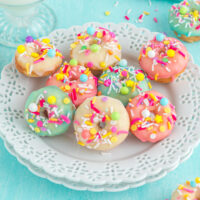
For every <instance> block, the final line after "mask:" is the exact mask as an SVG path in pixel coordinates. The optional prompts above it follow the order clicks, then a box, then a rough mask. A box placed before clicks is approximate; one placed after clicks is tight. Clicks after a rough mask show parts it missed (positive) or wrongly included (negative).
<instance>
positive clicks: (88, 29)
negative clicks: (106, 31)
mask: <svg viewBox="0 0 200 200" xmlns="http://www.w3.org/2000/svg"><path fill="white" fill-rule="evenodd" d="M94 33H95V28H94V27H92V26H90V27H88V28H87V34H89V35H94Z"/></svg>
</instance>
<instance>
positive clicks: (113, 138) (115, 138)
mask: <svg viewBox="0 0 200 200" xmlns="http://www.w3.org/2000/svg"><path fill="white" fill-rule="evenodd" d="M117 140H118V138H117V137H115V136H113V137H111V138H110V141H111V142H112V143H115V142H117Z"/></svg>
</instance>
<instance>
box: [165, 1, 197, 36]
mask: <svg viewBox="0 0 200 200" xmlns="http://www.w3.org/2000/svg"><path fill="white" fill-rule="evenodd" d="M169 24H170V27H171V29H172V30H173V31H175V32H176V33H177V35H178V37H181V35H184V36H186V37H193V36H199V37H200V3H199V1H198V0H196V1H195V0H190V1H188V0H184V1H182V2H181V3H179V4H174V5H173V6H172V7H171V9H170V11H169Z"/></svg>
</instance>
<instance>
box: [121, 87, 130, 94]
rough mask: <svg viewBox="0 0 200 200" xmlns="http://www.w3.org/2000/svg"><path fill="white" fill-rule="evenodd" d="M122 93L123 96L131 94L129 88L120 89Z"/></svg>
mask: <svg viewBox="0 0 200 200" xmlns="http://www.w3.org/2000/svg"><path fill="white" fill-rule="evenodd" d="M120 93H121V94H123V95H126V94H128V93H129V89H128V88H127V87H125V86H124V87H121V89H120Z"/></svg>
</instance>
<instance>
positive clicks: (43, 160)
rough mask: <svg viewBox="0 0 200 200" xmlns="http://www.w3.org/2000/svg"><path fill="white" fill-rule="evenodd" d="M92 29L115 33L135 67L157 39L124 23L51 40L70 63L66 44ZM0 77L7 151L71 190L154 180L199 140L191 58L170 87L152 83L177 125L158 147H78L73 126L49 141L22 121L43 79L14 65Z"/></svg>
mask: <svg viewBox="0 0 200 200" xmlns="http://www.w3.org/2000/svg"><path fill="white" fill-rule="evenodd" d="M91 25H92V26H104V27H106V28H109V29H110V30H112V31H114V32H115V33H116V35H117V36H118V39H119V42H120V43H121V46H122V50H123V57H124V58H126V59H127V60H128V61H129V63H131V64H133V65H135V66H137V67H139V65H138V61H137V57H138V54H139V49H140V48H141V46H142V44H144V43H145V42H146V41H147V40H149V39H151V38H152V37H153V36H154V34H155V33H151V32H150V31H148V30H147V29H144V28H136V27H135V26H134V25H132V24H127V23H122V24H112V23H106V24H103V25H102V24H98V23H88V24H85V25H83V26H74V27H71V28H70V29H59V30H55V31H54V32H52V33H51V34H50V35H49V37H50V39H51V40H52V42H53V43H54V45H56V47H57V48H58V49H60V50H61V52H62V53H63V54H64V55H66V59H69V57H68V56H67V55H69V44H71V43H72V41H73V39H74V38H75V35H76V34H77V33H78V32H80V31H82V30H85V29H86V27H88V26H91ZM1 77H2V79H1V80H0V130H1V132H0V136H1V137H2V138H3V140H4V142H5V145H6V147H7V149H8V150H9V152H11V153H12V154H13V155H15V156H16V157H17V158H18V160H19V161H20V162H21V163H22V164H24V165H25V166H27V167H28V168H29V169H30V170H31V171H32V172H33V173H35V174H36V175H38V176H41V177H45V178H48V179H49V180H51V181H53V182H56V183H60V184H63V185H65V186H67V187H70V188H73V189H78V190H86V189H87V190H92V191H121V190H125V189H128V188H130V187H138V186H141V185H143V184H145V183H147V182H150V181H155V180H158V179H160V178H161V177H163V176H165V175H166V174H167V173H168V172H169V171H171V170H173V169H175V168H176V167H177V166H178V165H179V164H180V163H181V162H182V161H184V160H185V159H187V158H188V157H189V156H190V155H191V154H192V151H193V149H194V147H195V146H196V145H197V144H198V143H199V141H200V134H199V128H200V125H199V117H200V112H199V110H200V104H199V102H200V87H199V85H200V73H199V68H198V66H197V65H195V64H194V63H193V60H192V58H191V59H190V62H189V64H188V67H187V69H186V70H185V72H184V73H183V74H181V76H180V77H179V78H178V79H177V80H176V81H175V82H174V83H171V84H158V83H153V88H154V89H156V90H158V91H160V92H162V93H163V94H165V95H166V96H167V97H169V99H170V100H171V101H172V102H173V104H174V105H175V106H176V111H177V115H178V120H177V123H176V127H175V129H174V130H173V133H172V134H171V135H170V136H169V137H168V138H166V139H164V140H163V141H161V142H159V143H156V144H149V143H142V142H140V141H139V140H137V139H136V138H135V137H134V136H133V135H131V134H130V135H129V136H128V139H127V140H126V141H125V142H124V143H123V144H121V145H120V146H119V147H117V148H116V149H114V150H112V151H110V152H107V153H100V152H96V151H92V150H88V149H86V148H84V147H81V146H79V145H77V144H76V141H75V138H74V135H73V128H72V127H71V128H70V130H69V131H68V132H67V133H66V134H64V135H61V136H57V137H53V138H41V137H38V136H36V135H35V134H33V133H32V132H31V131H30V130H29V129H28V127H27V125H26V123H25V121H24V118H23V108H24V103H25V100H26V98H27V97H28V95H29V94H30V93H31V91H33V90H35V89H38V88H40V87H43V86H44V83H45V79H34V78H27V77H24V76H23V75H21V74H19V73H18V72H17V71H16V70H15V66H14V65H13V64H9V65H7V66H5V67H4V70H3V71H2V75H1Z"/></svg>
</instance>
